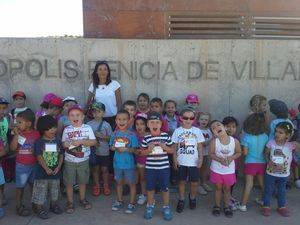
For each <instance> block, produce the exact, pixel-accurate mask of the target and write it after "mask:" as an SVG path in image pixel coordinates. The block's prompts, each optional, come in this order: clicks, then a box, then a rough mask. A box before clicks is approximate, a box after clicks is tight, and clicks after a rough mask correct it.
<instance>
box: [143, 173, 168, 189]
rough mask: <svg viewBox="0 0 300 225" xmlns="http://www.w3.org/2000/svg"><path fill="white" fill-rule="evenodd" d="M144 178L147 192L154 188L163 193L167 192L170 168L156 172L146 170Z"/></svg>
mask: <svg viewBox="0 0 300 225" xmlns="http://www.w3.org/2000/svg"><path fill="white" fill-rule="evenodd" d="M145 177H146V186H147V187H146V189H147V191H154V190H155V188H159V189H160V190H161V191H164V192H167V191H168V190H169V181H170V168H166V169H158V170H155V169H146V176H145Z"/></svg>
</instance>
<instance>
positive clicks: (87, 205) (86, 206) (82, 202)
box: [79, 199, 92, 210]
mask: <svg viewBox="0 0 300 225" xmlns="http://www.w3.org/2000/svg"><path fill="white" fill-rule="evenodd" d="M79 203H80V206H81V207H83V208H84V209H85V210H89V209H91V208H92V205H91V203H89V202H88V200H86V199H84V200H80V202H79Z"/></svg>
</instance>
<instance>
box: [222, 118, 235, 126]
mask: <svg viewBox="0 0 300 225" xmlns="http://www.w3.org/2000/svg"><path fill="white" fill-rule="evenodd" d="M222 123H223V124H224V125H225V126H226V125H228V124H230V123H235V125H236V126H238V125H239V123H238V121H237V119H236V118H234V117H233V116H227V117H225V118H224V119H223V122H222Z"/></svg>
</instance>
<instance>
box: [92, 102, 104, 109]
mask: <svg viewBox="0 0 300 225" xmlns="http://www.w3.org/2000/svg"><path fill="white" fill-rule="evenodd" d="M92 109H98V110H102V111H105V105H104V104H103V103H101V102H94V103H93V104H92Z"/></svg>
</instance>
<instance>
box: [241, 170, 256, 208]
mask: <svg viewBox="0 0 300 225" xmlns="http://www.w3.org/2000/svg"><path fill="white" fill-rule="evenodd" d="M253 178H254V177H253V176H251V175H246V180H245V188H244V193H243V198H242V205H246V204H247V202H248V199H249V195H250V192H251V190H252V187H253Z"/></svg>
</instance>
